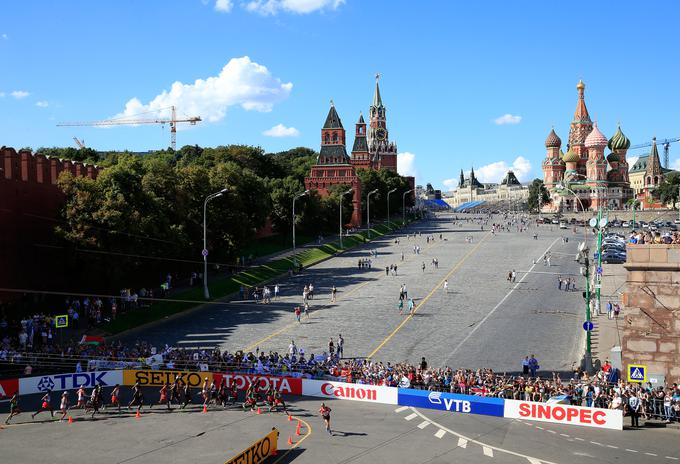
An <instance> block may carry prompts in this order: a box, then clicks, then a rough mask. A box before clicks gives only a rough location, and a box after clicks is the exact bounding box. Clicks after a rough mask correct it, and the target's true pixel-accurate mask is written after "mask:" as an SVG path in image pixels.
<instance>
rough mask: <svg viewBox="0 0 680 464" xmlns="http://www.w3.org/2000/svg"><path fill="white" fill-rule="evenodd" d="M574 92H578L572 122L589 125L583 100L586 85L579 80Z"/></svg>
mask: <svg viewBox="0 0 680 464" xmlns="http://www.w3.org/2000/svg"><path fill="white" fill-rule="evenodd" d="M576 90H578V101H577V102H576V111H574V122H580V123H590V122H592V121H591V120H590V115H589V114H588V108H586V100H585V98H584V93H585V90H586V85H585V84H584V83H583V81H582V80H579V81H578V84H576Z"/></svg>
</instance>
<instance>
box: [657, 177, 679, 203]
mask: <svg viewBox="0 0 680 464" xmlns="http://www.w3.org/2000/svg"><path fill="white" fill-rule="evenodd" d="M678 189H680V173H677V172H673V173H671V174H669V175H668V176H667V177H666V178H665V179H664V181H663V182H662V183H661V185H659V186H658V187H657V188H656V189H655V190H654V192H653V196H654V198H656V199H658V200H660V201H661V203H664V204H671V205H672V207H673V209H676V206H675V203H676V202H677V201H678Z"/></svg>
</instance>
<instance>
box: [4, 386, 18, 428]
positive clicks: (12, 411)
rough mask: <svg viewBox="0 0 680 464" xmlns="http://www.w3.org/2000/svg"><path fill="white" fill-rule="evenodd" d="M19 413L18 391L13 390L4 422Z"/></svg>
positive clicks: (7, 421)
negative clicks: (7, 414)
mask: <svg viewBox="0 0 680 464" xmlns="http://www.w3.org/2000/svg"><path fill="white" fill-rule="evenodd" d="M19 414H21V410H20V409H19V392H15V393H14V395H12V398H11V399H10V400H9V416H7V419H5V424H9V420H10V419H11V418H12V417H14V416H18V415H19Z"/></svg>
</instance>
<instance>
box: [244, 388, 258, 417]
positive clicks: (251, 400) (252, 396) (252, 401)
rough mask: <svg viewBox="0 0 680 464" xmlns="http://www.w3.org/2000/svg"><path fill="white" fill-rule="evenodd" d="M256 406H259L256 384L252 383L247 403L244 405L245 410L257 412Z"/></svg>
mask: <svg viewBox="0 0 680 464" xmlns="http://www.w3.org/2000/svg"><path fill="white" fill-rule="evenodd" d="M256 406H257V392H255V384H254V383H251V384H250V386H249V387H248V390H246V399H245V402H244V403H243V409H248V408H250V409H251V411H255V407H256Z"/></svg>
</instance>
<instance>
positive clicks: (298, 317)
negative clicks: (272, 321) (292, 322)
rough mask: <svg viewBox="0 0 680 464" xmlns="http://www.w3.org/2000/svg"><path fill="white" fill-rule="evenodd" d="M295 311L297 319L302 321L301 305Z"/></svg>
mask: <svg viewBox="0 0 680 464" xmlns="http://www.w3.org/2000/svg"><path fill="white" fill-rule="evenodd" d="M293 311H294V312H295V319H297V321H298V322H300V315H301V314H302V310H301V309H300V307H299V306H296V307H295V308H294V309H293Z"/></svg>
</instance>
